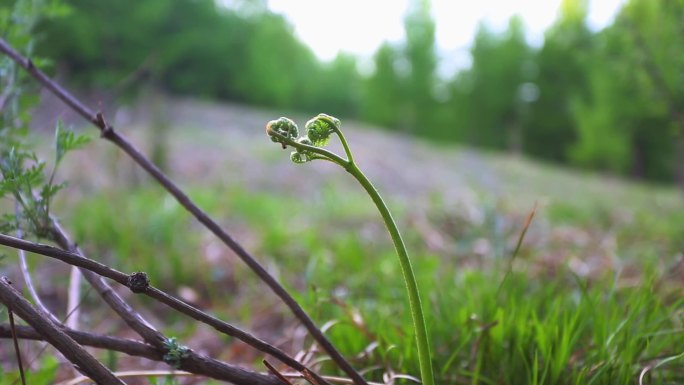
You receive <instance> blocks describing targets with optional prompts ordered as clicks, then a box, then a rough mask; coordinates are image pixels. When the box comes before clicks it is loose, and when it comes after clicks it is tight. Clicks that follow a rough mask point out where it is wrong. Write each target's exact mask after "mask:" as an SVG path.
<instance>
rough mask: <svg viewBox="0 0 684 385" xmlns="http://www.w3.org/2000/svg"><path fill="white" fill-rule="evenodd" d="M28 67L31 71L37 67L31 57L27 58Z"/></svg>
mask: <svg viewBox="0 0 684 385" xmlns="http://www.w3.org/2000/svg"><path fill="white" fill-rule="evenodd" d="M26 68H27V69H28V70H29V71H31V70H33V69H35V68H36V66H35V64H33V60H31V59H26Z"/></svg>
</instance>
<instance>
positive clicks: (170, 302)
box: [0, 234, 327, 384]
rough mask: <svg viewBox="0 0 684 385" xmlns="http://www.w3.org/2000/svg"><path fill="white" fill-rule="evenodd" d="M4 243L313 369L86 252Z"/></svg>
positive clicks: (0, 237) (8, 239)
mask: <svg viewBox="0 0 684 385" xmlns="http://www.w3.org/2000/svg"><path fill="white" fill-rule="evenodd" d="M0 245H5V246H9V247H12V248H15V249H19V250H24V251H28V252H32V253H36V254H40V255H43V256H46V257H50V258H54V259H58V260H60V261H62V262H65V263H68V264H70V265H72V266H77V267H80V268H82V269H86V270H87V271H89V273H91V274H93V273H95V274H97V275H99V276H102V277H106V278H109V279H111V280H114V281H116V282H118V283H120V284H122V285H124V286H126V287H128V288H130V289H131V290H133V291H134V292H136V293H141V294H145V295H147V296H149V297H152V298H154V299H156V300H157V301H159V302H161V303H163V304H165V305H167V306H169V307H171V308H172V309H175V310H177V311H179V312H180V313H183V314H185V315H188V316H190V317H192V318H194V319H196V320H197V321H200V322H203V323H205V324H207V325H209V326H211V327H213V328H214V329H216V330H218V331H219V332H221V333H224V334H227V335H229V336H232V337H235V338H237V339H239V340H241V341H243V342H245V343H246V344H248V345H250V346H252V347H254V348H255V349H257V350H259V351H262V352H264V353H266V354H270V355H271V356H273V357H275V358H277V359H278V360H280V361H281V362H282V363H284V364H286V365H288V366H290V367H291V368H292V369H295V370H297V371H299V372H302V373H303V372H305V371H307V372H311V370H309V369H308V368H307V367H306V366H304V365H302V364H301V363H300V362H299V361H297V360H295V359H294V358H292V357H290V356H289V355H287V353H285V352H283V351H282V350H280V349H278V348H277V347H275V346H273V345H271V344H269V343H267V342H265V341H263V340H261V339H259V338H258V337H255V336H254V335H252V334H250V333H249V332H246V331H244V330H241V329H239V328H237V327H235V326H233V325H231V324H229V323H227V322H225V321H222V320H220V319H218V318H216V317H214V316H212V315H210V314H207V313H205V312H203V311H201V310H199V309H197V308H195V307H193V306H191V305H189V304H187V303H186V302H183V301H181V300H179V299H177V298H175V297H173V296H171V295H169V294H167V293H166V292H164V291H162V290H159V289H157V288H155V287H154V286H151V285H149V284H147V285H145V286H144V287H142V288H137V289H134V288H132V287H131V286H132V284H131V277H132V276H133V275H128V274H125V273H123V272H120V271H118V270H116V269H112V268H110V267H109V266H107V265H104V264H102V263H100V262H97V261H94V260H92V259H88V258H86V257H84V256H83V255H80V254H77V253H75V252H70V251H64V250H62V249H59V248H56V247H52V246H49V245H44V244H40V243H34V242H31V241H27V240H24V239H20V238H15V237H12V236H9V235H5V234H0ZM314 376H315V377H316V379H317V380H318V381H319V382H321V384H326V383H327V381H325V380H324V379H323V378H321V377H320V376H318V375H315V374H314Z"/></svg>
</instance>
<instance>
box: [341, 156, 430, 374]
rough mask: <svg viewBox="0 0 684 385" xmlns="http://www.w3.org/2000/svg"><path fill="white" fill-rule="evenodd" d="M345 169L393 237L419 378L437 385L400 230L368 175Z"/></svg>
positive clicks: (349, 168) (416, 290)
mask: <svg viewBox="0 0 684 385" xmlns="http://www.w3.org/2000/svg"><path fill="white" fill-rule="evenodd" d="M346 170H347V171H348V172H349V173H350V174H352V175H353V176H354V178H356V180H357V181H358V182H359V183H360V184H361V186H363V188H364V189H365V190H366V192H367V193H368V195H369V196H370V197H371V199H372V200H373V203H375V207H377V208H378V211H380V215H381V216H382V219H383V221H384V222H385V226H386V227H387V231H388V232H389V234H390V236H391V237H392V242H393V243H394V248H395V249H396V251H397V256H398V257H399V264H400V265H401V272H402V274H403V275H404V281H405V282H406V291H407V292H408V298H409V306H410V307H411V317H412V318H413V328H414V331H415V333H416V343H417V346H418V361H419V364H420V376H421V379H422V382H423V384H424V385H434V383H435V380H434V375H433V372H432V360H431V356H430V344H429V339H428V334H427V325H426V324H425V314H424V313H423V305H422V303H421V301H420V294H419V291H418V282H417V281H416V275H415V274H414V272H413V267H412V266H411V259H410V258H409V255H408V251H407V250H406V245H405V244H404V239H403V238H402V237H401V233H400V232H399V228H398V227H397V224H396V222H395V221H394V218H393V217H392V213H390V211H389V208H388V207H387V205H386V204H385V201H384V200H383V199H382V197H381V196H380V193H378V190H377V189H376V188H375V187H374V186H373V184H372V183H371V182H370V180H369V179H368V178H367V177H366V175H365V174H364V173H363V172H361V170H360V169H359V168H358V167H357V166H356V164H355V163H353V162H350V164H349V167H347V168H346Z"/></svg>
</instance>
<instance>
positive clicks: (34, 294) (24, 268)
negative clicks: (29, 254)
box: [14, 203, 62, 325]
mask: <svg viewBox="0 0 684 385" xmlns="http://www.w3.org/2000/svg"><path fill="white" fill-rule="evenodd" d="M14 211H15V213H16V215H17V217H18V216H19V215H21V210H20V205H19V203H15V207H14ZM23 237H24V232H23V231H21V229H20V228H17V238H23ZM17 251H18V252H19V266H20V268H21V275H22V276H23V278H24V283H25V284H26V288H27V289H28V292H29V295H30V296H31V298H32V299H33V302H34V303H35V304H36V306H38V308H39V309H40V310H42V311H43V313H45V314H46V315H47V316H48V317H49V318H50V320H51V321H52V322H54V323H55V324H57V325H59V324H61V323H62V321H60V319H59V318H57V316H55V315H54V314H53V313H52V312H51V311H50V309H48V308H47V306H45V304H44V303H43V301H42V300H41V299H40V296H39V295H38V291H37V290H36V288H35V286H34V285H33V279H32V278H31V272H30V271H29V267H28V263H27V262H26V253H25V252H24V250H21V249H17Z"/></svg>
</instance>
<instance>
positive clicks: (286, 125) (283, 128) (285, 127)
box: [266, 117, 299, 148]
mask: <svg viewBox="0 0 684 385" xmlns="http://www.w3.org/2000/svg"><path fill="white" fill-rule="evenodd" d="M266 133H267V134H268V136H269V137H270V138H271V140H272V141H273V142H276V143H281V144H282V145H283V148H285V144H284V143H282V141H281V140H280V139H279V138H278V137H276V136H274V135H272V133H276V134H278V135H281V136H284V137H286V138H289V139H292V140H294V139H297V137H298V136H299V128H297V124H296V123H295V122H294V121H292V119H289V118H286V117H280V118H278V119H277V120H271V121H270V122H268V124H266Z"/></svg>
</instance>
